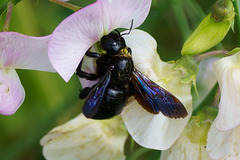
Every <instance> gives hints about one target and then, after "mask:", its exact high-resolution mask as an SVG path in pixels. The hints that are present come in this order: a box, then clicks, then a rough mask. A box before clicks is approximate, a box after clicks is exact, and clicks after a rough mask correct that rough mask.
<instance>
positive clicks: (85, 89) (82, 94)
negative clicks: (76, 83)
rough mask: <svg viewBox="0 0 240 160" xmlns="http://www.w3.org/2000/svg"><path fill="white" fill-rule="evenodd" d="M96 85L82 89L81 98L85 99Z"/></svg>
mask: <svg viewBox="0 0 240 160" xmlns="http://www.w3.org/2000/svg"><path fill="white" fill-rule="evenodd" d="M94 86H95V85H94ZM94 86H92V87H85V88H83V89H82V90H80V94H79V98H80V99H85V98H86V97H87V96H88V94H89V93H90V92H91V90H92V89H93V88H94Z"/></svg>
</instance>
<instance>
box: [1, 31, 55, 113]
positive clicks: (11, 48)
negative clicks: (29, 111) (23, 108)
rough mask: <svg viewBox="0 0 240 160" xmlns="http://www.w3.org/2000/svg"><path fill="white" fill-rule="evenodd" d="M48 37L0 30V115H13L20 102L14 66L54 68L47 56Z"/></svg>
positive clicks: (32, 68)
mask: <svg viewBox="0 0 240 160" xmlns="http://www.w3.org/2000/svg"><path fill="white" fill-rule="evenodd" d="M49 38H50V36H46V37H30V36H25V35H22V34H19V33H15V32H0V114H3V115H12V114H14V113H15V112H16V110H17V109H18V108H19V107H20V105H21V104H22V103H23V101H24V98H25V91H24V88H23V86H22V84H21V82H20V79H19V77H18V75H17V72H16V71H15V69H30V70H40V71H51V72H53V71H54V69H53V67H52V66H51V64H50V61H49V60H48V56H47V46H48V41H49Z"/></svg>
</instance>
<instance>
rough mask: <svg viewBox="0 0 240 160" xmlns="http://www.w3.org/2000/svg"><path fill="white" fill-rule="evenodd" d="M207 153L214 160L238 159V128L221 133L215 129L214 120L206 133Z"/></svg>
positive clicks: (239, 141)
mask: <svg viewBox="0 0 240 160" xmlns="http://www.w3.org/2000/svg"><path fill="white" fill-rule="evenodd" d="M207 151H208V152H209V156H210V157H211V158H212V159H214V160H238V159H240V154H239V152H240V126H239V125H238V126H237V127H235V128H233V129H232V130H229V131H226V132H222V131H219V130H218V129H217V127H216V120H215V121H214V122H213V124H212V126H211V128H210V130H209V132H208V138H207Z"/></svg>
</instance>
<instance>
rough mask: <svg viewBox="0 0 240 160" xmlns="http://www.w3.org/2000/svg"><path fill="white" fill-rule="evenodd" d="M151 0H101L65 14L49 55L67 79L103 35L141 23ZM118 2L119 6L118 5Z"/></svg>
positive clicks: (50, 46)
mask: <svg viewBox="0 0 240 160" xmlns="http://www.w3.org/2000/svg"><path fill="white" fill-rule="evenodd" d="M150 5H151V0H124V1H123V0H105V1H102V0H99V1H97V2H95V3H93V4H91V5H89V6H87V7H85V8H83V9H81V10H79V11H77V12H75V13H74V14H72V15H71V16H69V17H68V18H66V19H65V20H64V21H63V22H62V23H61V24H60V25H59V26H58V27H57V28H56V29H55V30H54V32H53V35H52V38H51V40H50V43H49V58H50V61H51V63H52V64H53V66H54V68H55V69H56V70H57V72H58V73H59V74H60V75H61V76H62V77H63V79H64V80H65V81H68V80H69V79H70V77H71V76H72V75H73V73H74V72H75V70H76V68H77V66H78V64H79V63H80V60H81V59H82V57H83V56H84V54H85V53H86V51H87V50H88V49H89V48H90V47H91V46H92V45H93V44H94V43H96V42H97V41H99V40H100V38H101V37H102V36H103V35H107V34H108V33H110V32H111V31H112V30H113V29H116V28H119V27H124V28H125V27H126V28H128V29H129V28H130V25H131V20H132V19H134V27H137V26H139V25H140V24H141V23H142V22H143V21H144V20H145V18H146V16H147V14H148V12H149V9H150ZM116 6H117V7H116Z"/></svg>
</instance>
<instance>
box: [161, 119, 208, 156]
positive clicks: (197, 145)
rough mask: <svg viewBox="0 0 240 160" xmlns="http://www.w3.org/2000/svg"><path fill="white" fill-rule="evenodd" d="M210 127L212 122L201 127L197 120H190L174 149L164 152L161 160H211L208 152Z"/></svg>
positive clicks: (173, 146)
mask: <svg viewBox="0 0 240 160" xmlns="http://www.w3.org/2000/svg"><path fill="white" fill-rule="evenodd" d="M210 126H211V123H210V122H205V123H204V124H203V125H201V126H199V125H198V124H197V123H196V121H195V119H192V120H190V122H189V123H188V124H187V126H186V127H185V129H184V131H183V132H182V134H181V135H180V137H179V138H178V140H177V141H176V142H175V143H174V144H173V145H172V147H171V148H170V149H168V150H166V151H163V152H162V154H161V158H160V160H173V159H177V160H193V159H196V160H211V158H210V157H209V155H208V152H207V150H206V144H207V133H208V130H209V128H210Z"/></svg>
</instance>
